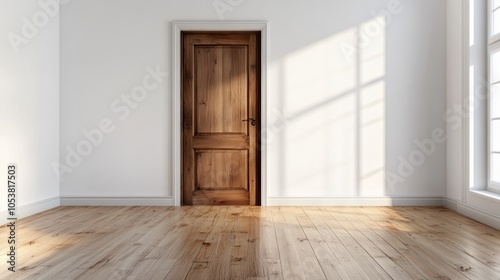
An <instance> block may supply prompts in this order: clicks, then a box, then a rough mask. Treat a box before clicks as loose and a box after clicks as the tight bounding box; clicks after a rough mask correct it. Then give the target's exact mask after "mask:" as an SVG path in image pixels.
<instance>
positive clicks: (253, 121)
mask: <svg viewBox="0 0 500 280" xmlns="http://www.w3.org/2000/svg"><path fill="white" fill-rule="evenodd" d="M241 121H242V122H250V124H251V125H252V126H256V125H257V120H256V119H255V118H249V119H246V120H241Z"/></svg>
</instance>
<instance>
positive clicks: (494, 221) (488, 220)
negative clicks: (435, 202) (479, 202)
mask: <svg viewBox="0 0 500 280" xmlns="http://www.w3.org/2000/svg"><path fill="white" fill-rule="evenodd" d="M443 202H444V203H443V205H444V206H445V207H446V208H449V209H451V210H453V211H455V212H458V213H460V214H462V215H464V216H467V217H469V218H471V219H473V220H476V221H478V222H481V223H483V224H485V225H488V226H490V227H493V228H496V229H498V230H500V216H498V215H495V214H493V213H489V212H486V211H483V210H481V209H479V208H476V207H473V206H470V205H467V204H465V203H463V202H460V201H456V200H453V199H450V198H444V199H443Z"/></svg>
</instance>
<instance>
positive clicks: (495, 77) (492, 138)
mask: <svg viewBox="0 0 500 280" xmlns="http://www.w3.org/2000/svg"><path fill="white" fill-rule="evenodd" d="M488 18H489V31H488V34H489V36H488V37H489V38H488V58H489V59H488V60H489V61H488V62H489V86H490V91H489V99H488V103H489V110H488V111H489V112H488V122H489V129H488V131H489V141H488V147H489V148H488V150H489V151H488V152H489V153H488V163H489V164H488V166H489V172H488V178H489V180H488V190H489V191H493V192H497V193H499V192H500V0H489V7H488Z"/></svg>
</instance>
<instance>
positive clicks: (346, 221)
mask: <svg viewBox="0 0 500 280" xmlns="http://www.w3.org/2000/svg"><path fill="white" fill-rule="evenodd" d="M0 234H1V236H2V238H1V239H0V249H1V250H0V251H1V254H2V255H3V256H4V257H3V258H2V260H5V259H6V254H7V241H6V236H7V234H8V233H7V228H6V227H5V226H4V227H2V229H1V230H0ZM17 238H18V251H17V254H18V265H19V266H18V267H17V272H15V273H11V272H8V271H7V267H8V266H7V264H6V262H5V261H2V262H1V265H0V267H1V268H0V269H1V270H0V279H16V280H17V279H30V280H31V279H51V280H55V279H147V280H149V279H197V280H198V279H286V280H288V279H481V280H486V279H500V255H499V254H500V231H498V230H495V229H493V228H490V227H488V226H485V225H483V224H480V223H477V222H475V221H473V220H471V219H468V218H466V217H464V216H461V215H458V214H456V213H454V212H452V211H450V210H447V209H444V208H433V207H248V206H222V207H219V206H193V207H59V208H55V209H52V210H49V211H46V212H43V213H40V214H38V215H34V216H31V217H28V218H26V219H22V220H19V221H18V232H17Z"/></svg>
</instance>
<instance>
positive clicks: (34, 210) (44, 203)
mask: <svg viewBox="0 0 500 280" xmlns="http://www.w3.org/2000/svg"><path fill="white" fill-rule="evenodd" d="M58 206H60V201H59V197H58V196H54V197H51V198H47V199H44V200H40V201H37V202H33V203H30V204H26V205H21V206H19V207H17V209H16V218H18V219H22V218H26V217H28V216H31V215H35V214H38V213H41V212H43V211H47V210H49V209H52V208H55V207H58ZM0 216H1V217H7V210H5V211H2V212H0ZM2 219H3V218H2Z"/></svg>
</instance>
